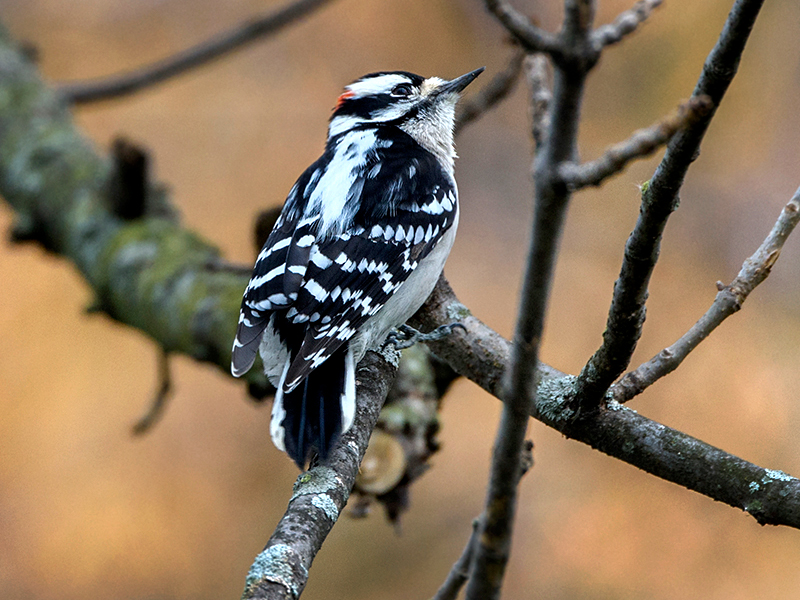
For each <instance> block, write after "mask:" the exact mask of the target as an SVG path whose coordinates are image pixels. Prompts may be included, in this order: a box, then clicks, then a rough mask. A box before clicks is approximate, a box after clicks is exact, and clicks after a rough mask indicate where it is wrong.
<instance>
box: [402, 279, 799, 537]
mask: <svg viewBox="0 0 800 600" xmlns="http://www.w3.org/2000/svg"><path fill="white" fill-rule="evenodd" d="M456 317H457V318H458V319H459V320H460V321H461V323H463V324H464V327H465V328H466V331H465V332H461V331H458V332H457V333H454V334H453V335H451V336H448V337H447V338H445V339H443V340H441V341H438V342H429V343H428V346H429V347H430V348H431V350H432V351H433V352H434V353H435V354H436V355H437V356H438V357H439V358H441V359H442V360H444V361H446V362H447V363H448V364H450V366H452V367H453V369H454V370H455V371H456V372H457V373H459V374H460V375H462V376H464V377H466V378H468V379H470V380H472V381H473V382H475V383H477V384H478V385H479V386H480V387H482V388H483V389H484V390H486V391H487V392H489V393H490V394H492V395H493V396H495V397H497V398H502V391H503V390H502V380H503V373H504V371H505V369H506V367H507V365H508V363H509V357H510V355H511V343H510V342H509V341H508V340H506V339H504V338H503V337H501V336H500V335H499V334H498V333H496V332H495V331H493V330H492V329H491V328H489V327H487V326H486V325H485V324H484V323H483V322H481V321H480V319H478V318H477V317H475V316H474V315H472V314H470V313H469V311H468V310H467V309H466V308H465V307H464V305H463V304H461V302H459V300H458V298H457V297H456V296H455V294H454V293H453V290H452V288H451V287H450V285H449V284H448V283H447V281H446V280H445V279H444V278H441V279H440V280H439V283H438V284H437V286H436V289H435V290H434V292H433V294H432V295H431V297H430V298H429V299H428V301H427V302H426V304H425V305H424V306H423V307H422V309H421V310H420V311H419V312H418V313H417V314H416V316H415V317H414V319H413V321H412V322H411V324H412V325H413V326H414V327H420V328H423V329H425V330H428V329H433V328H435V327H437V326H439V325H441V324H443V323H450V322H452V321H453V319H454V318H456ZM538 364H539V367H538V378H539V384H538V388H537V391H536V401H535V404H534V407H533V409H532V411H531V416H532V417H534V418H535V419H537V420H539V421H541V422H542V423H544V424H545V425H548V426H550V427H552V428H554V429H556V430H558V431H560V432H561V433H563V434H564V435H565V436H567V437H569V438H571V439H574V440H577V441H579V442H582V443H584V444H587V445H589V446H591V447H592V448H595V449H596V450H599V451H600V452H603V453H605V454H608V455H609V456H613V457H615V458H618V459H619V460H621V461H623V462H626V463H628V464H631V465H633V466H635V467H638V468H639V469H642V470H643V471H645V472H647V473H650V474H653V475H656V476H657V477H660V478H662V479H665V480H667V481H671V482H673V483H677V484H678V485H681V486H683V487H685V488H687V489H690V490H694V491H695V492H698V493H700V494H703V495H704V496H708V497H709V498H712V499H713V500H717V501H719V502H724V503H725V504H728V505H729V506H732V507H734V508H739V509H741V510H743V511H745V512H747V513H748V514H749V515H751V516H752V517H753V518H755V519H756V521H758V522H759V523H760V524H761V525H786V526H789V527H794V528H796V529H800V480H798V479H797V478H795V477H792V476H790V475H787V474H786V473H783V472H782V471H779V470H775V469H767V468H763V467H759V466H757V465H754V464H752V463H750V462H747V461H746V460H743V459H741V458H739V457H737V456H734V455H732V454H729V453H727V452H724V451H723V450H720V449H719V448H715V447H713V446H711V445H709V444H706V443H705V442H703V441H701V440H698V439H696V438H693V437H691V436H689V435H687V434H685V433H682V432H680V431H677V430H675V429H672V428H670V427H667V426H665V425H662V424H661V423H658V422H656V421H653V420H651V419H648V418H647V417H644V416H642V415H640V414H638V413H637V412H635V411H633V410H630V409H628V408H627V407H625V406H623V405H621V404H619V403H617V402H613V401H611V402H609V403H608V404H602V405H601V406H600V407H598V409H597V410H594V411H591V412H587V413H581V414H580V415H579V416H577V417H576V414H575V411H574V409H573V408H571V406H572V400H573V399H574V397H575V393H576V389H575V388H576V386H575V380H576V378H575V377H574V376H572V375H567V374H566V373H562V372H561V371H558V370H557V369H554V368H553V367H550V366H547V365H545V364H543V363H538Z"/></svg>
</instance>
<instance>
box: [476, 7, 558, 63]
mask: <svg viewBox="0 0 800 600" xmlns="http://www.w3.org/2000/svg"><path fill="white" fill-rule="evenodd" d="M485 3H486V8H487V9H488V10H489V12H491V13H492V14H493V15H494V16H495V17H496V18H497V20H498V21H500V23H502V25H503V26H504V27H505V28H506V30H508V31H509V32H510V33H511V34H512V35H513V36H514V37H515V38H516V40H517V41H518V42H519V43H520V44H521V45H522V47H523V48H525V50H526V51H527V52H545V53H547V54H554V53H555V54H558V53H560V51H561V46H560V41H559V39H558V36H556V35H555V34H552V33H550V32H549V31H545V30H544V29H541V28H540V27H537V26H536V25H534V24H533V22H532V21H531V20H530V19H529V18H528V17H526V16H525V15H523V14H522V13H521V12H519V11H517V10H516V9H515V8H514V7H513V6H511V5H510V4H509V3H508V2H506V1H505V0H485Z"/></svg>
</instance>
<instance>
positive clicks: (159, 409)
mask: <svg viewBox="0 0 800 600" xmlns="http://www.w3.org/2000/svg"><path fill="white" fill-rule="evenodd" d="M158 382H159V385H158V390H156V393H155V395H154V396H153V401H152V402H151V403H150V407H149V408H148V409H147V412H146V413H145V414H144V415H142V417H141V418H140V419H139V420H138V421H137V422H136V423H135V424H134V425H133V427H132V428H131V433H133V435H143V434H145V433H147V432H148V431H150V429H151V428H152V427H153V425H155V424H156V423H157V422H158V421H159V420H160V419H161V417H163V416H164V409H165V408H166V407H167V400H169V393H170V392H171V391H172V376H171V374H170V369H169V353H168V352H167V351H166V350H164V349H163V348H161V347H160V346H159V348H158Z"/></svg>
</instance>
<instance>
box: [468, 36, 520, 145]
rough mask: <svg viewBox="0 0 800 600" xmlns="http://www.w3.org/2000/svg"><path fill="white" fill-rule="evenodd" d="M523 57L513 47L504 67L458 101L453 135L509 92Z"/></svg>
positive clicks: (515, 81) (516, 77)
mask: <svg viewBox="0 0 800 600" xmlns="http://www.w3.org/2000/svg"><path fill="white" fill-rule="evenodd" d="M523 58H525V53H524V52H522V51H520V50H519V49H515V50H514V54H513V56H512V57H511V60H509V61H508V65H507V66H506V68H505V69H503V70H502V71H500V72H499V73H498V74H497V75H495V76H494V78H492V80H491V81H490V82H489V83H488V84H486V85H485V86H484V87H483V88H481V90H480V92H478V93H477V94H475V95H474V96H470V97H469V99H468V100H464V101H463V102H461V103H459V107H460V108H459V112H458V117H457V118H456V125H455V129H454V131H453V133H454V134H455V135H457V134H459V133H460V132H461V130H462V129H463V128H464V126H465V125H469V124H470V123H472V122H473V121H475V120H477V119H479V118H480V117H481V116H482V115H483V114H484V113H485V112H486V111H488V110H489V109H491V108H493V107H494V106H495V105H496V104H497V103H498V102H500V101H501V100H503V99H504V98H506V97H507V96H508V95H509V94H510V93H511V91H512V90H513V89H514V85H515V84H516V83H517V79H519V74H520V72H521V71H522V60H523Z"/></svg>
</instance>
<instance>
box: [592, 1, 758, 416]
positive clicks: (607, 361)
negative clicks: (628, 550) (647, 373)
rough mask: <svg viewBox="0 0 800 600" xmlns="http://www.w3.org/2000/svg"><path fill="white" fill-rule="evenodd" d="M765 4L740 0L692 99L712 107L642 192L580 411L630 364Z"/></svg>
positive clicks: (676, 140) (674, 145) (685, 132)
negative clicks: (693, 174) (667, 239)
mask: <svg viewBox="0 0 800 600" xmlns="http://www.w3.org/2000/svg"><path fill="white" fill-rule="evenodd" d="M762 3H763V0H736V2H735V4H734V6H733V9H732V10H731V12H730V14H729V15H728V20H727V21H726V23H725V27H724V28H723V30H722V33H721V34H720V37H719V39H718V41H717V43H716V45H715V46H714V48H713V50H711V53H710V54H709V56H708V58H707V59H706V63H705V66H704V67H703V73H702V75H701V76H700V80H699V81H698V83H697V86H696V87H695V90H694V93H693V94H692V96H693V97H694V98H699V97H703V96H707V97H708V98H710V99H711V103H712V106H711V108H710V109H709V110H708V111H707V112H706V113H705V114H704V115H702V116H700V117H699V118H697V119H696V120H695V121H694V122H693V123H692V124H691V125H690V126H688V127H686V128H684V129H682V130H680V131H679V132H678V133H677V134H675V135H674V136H673V137H672V139H671V140H670V142H669V144H668V145H667V150H666V152H665V154H664V158H663V159H662V161H661V163H660V164H659V166H658V168H657V169H656V172H655V175H654V176H653V178H652V179H651V180H650V183H649V184H647V185H645V186H644V187H643V189H642V206H641V210H640V213H639V219H638V220H637V222H636V226H635V228H634V230H633V232H632V233H631V235H630V237H629V238H628V242H627V244H626V245H625V254H624V258H623V261H622V268H621V271H620V275H619V279H617V282H616V283H615V284H614V296H613V299H612V302H611V308H610V310H609V314H608V321H607V324H606V331H605V332H604V333H603V345H602V346H601V347H600V348H599V349H598V350H597V352H595V353H594V355H593V356H592V357H591V358H590V359H589V362H588V363H587V364H586V366H585V367H584V368H583V371H582V372H581V374H580V376H579V377H578V383H577V391H578V394H577V397H578V398H579V399H580V402H581V408H582V409H584V410H591V409H593V408H595V407H597V406H598V405H599V403H600V401H601V399H602V397H603V395H604V394H605V393H606V391H607V390H608V388H609V387H610V386H611V384H612V383H613V382H614V380H615V379H617V377H619V376H620V375H622V373H623V372H624V371H625V369H626V367H627V366H628V364H629V363H630V358H631V356H632V354H633V351H634V349H635V348H636V343H637V342H638V341H639V337H640V336H641V333H642V327H643V325H644V319H645V302H646V300H647V287H648V284H649V282H650V276H651V275H652V273H653V269H654V268H655V264H656V262H657V261H658V255H659V250H660V247H661V236H662V234H663V232H664V228H665V227H666V224H667V220H668V219H669V217H670V215H671V214H672V212H673V211H674V210H675V209H676V208H677V206H678V192H679V190H680V188H681V186H682V185H683V179H684V177H685V175H686V171H687V170H688V168H689V165H690V164H691V163H692V161H693V160H694V159H695V158H696V157H697V155H698V153H699V150H700V143H701V142H702V140H703V136H704V135H705V132H706V130H707V129H708V125H709V123H710V122H711V119H712V117H713V116H714V113H715V111H716V109H717V107H718V106H719V104H720V102H721V101H722V97H723V96H724V95H725V91H726V90H727V89H728V86H729V85H730V83H731V81H732V80H733V77H734V75H736V70H737V68H738V65H739V60H740V58H741V55H742V52H743V51H744V47H745V43H746V42H747V38H748V36H749V34H750V31H751V29H752V27H753V24H754V22H755V19H756V17H757V16H758V12H759V9H760V8H761V5H762Z"/></svg>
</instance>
